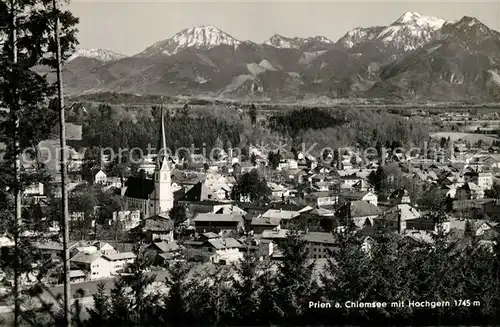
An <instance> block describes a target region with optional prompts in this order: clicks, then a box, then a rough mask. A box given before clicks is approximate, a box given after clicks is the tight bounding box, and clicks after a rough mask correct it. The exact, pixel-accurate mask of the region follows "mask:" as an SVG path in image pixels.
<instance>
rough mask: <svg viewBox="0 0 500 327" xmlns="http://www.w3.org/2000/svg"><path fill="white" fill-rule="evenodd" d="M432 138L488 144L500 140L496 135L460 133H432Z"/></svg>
mask: <svg viewBox="0 0 500 327" xmlns="http://www.w3.org/2000/svg"><path fill="white" fill-rule="evenodd" d="M431 137H432V138H442V137H444V138H448V137H449V138H450V140H451V141H452V142H456V141H458V140H462V141H464V142H470V143H476V142H478V141H479V140H483V142H486V143H492V142H494V141H498V140H499V138H498V137H497V136H496V135H494V134H474V133H458V132H438V133H432V134H431Z"/></svg>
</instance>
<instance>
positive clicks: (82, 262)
mask: <svg viewBox="0 0 500 327" xmlns="http://www.w3.org/2000/svg"><path fill="white" fill-rule="evenodd" d="M70 264H71V266H74V268H75V269H76V270H82V271H83V272H85V274H86V279H89V280H95V279H102V278H109V277H111V267H110V263H109V261H108V260H106V259H105V258H104V257H103V255H102V253H100V252H94V253H90V252H79V253H78V254H76V255H75V256H74V257H72V258H71V260H70Z"/></svg>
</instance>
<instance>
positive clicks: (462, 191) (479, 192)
mask: <svg viewBox="0 0 500 327" xmlns="http://www.w3.org/2000/svg"><path fill="white" fill-rule="evenodd" d="M482 198H484V189H483V188H481V187H479V186H478V185H477V184H475V183H472V182H467V183H465V184H464V185H463V186H461V187H459V188H457V190H456V192H455V199H457V200H479V199H482Z"/></svg>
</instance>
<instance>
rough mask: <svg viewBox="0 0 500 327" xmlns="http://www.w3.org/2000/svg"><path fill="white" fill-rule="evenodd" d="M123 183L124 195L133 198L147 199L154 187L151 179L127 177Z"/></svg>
mask: <svg viewBox="0 0 500 327" xmlns="http://www.w3.org/2000/svg"><path fill="white" fill-rule="evenodd" d="M125 185H126V186H127V190H126V191H125V196H126V197H129V198H133V199H143V200H147V199H148V198H149V196H150V194H151V193H153V191H154V189H155V184H154V181H153V180H152V179H143V178H137V177H129V178H128V180H127V182H126V183H125Z"/></svg>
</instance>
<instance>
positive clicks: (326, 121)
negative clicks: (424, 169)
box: [69, 104, 429, 154]
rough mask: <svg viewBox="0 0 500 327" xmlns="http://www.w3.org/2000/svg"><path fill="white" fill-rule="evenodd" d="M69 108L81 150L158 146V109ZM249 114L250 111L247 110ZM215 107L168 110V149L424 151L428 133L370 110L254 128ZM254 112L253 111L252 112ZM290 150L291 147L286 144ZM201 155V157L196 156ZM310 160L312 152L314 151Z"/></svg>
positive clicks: (289, 118) (302, 113)
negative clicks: (273, 146) (265, 145)
mask: <svg viewBox="0 0 500 327" xmlns="http://www.w3.org/2000/svg"><path fill="white" fill-rule="evenodd" d="M82 108H83V106H77V105H75V106H73V108H72V110H71V111H70V113H69V120H70V121H71V122H75V123H78V124H83V142H82V143H83V146H86V147H91V146H101V147H111V148H113V149H114V150H118V149H119V148H122V149H123V148H128V149H131V148H134V147H139V148H141V149H143V150H144V151H145V150H146V149H147V146H148V144H150V145H151V146H153V147H156V146H157V144H158V143H157V142H158V134H159V131H158V121H159V109H158V107H157V106H155V107H153V108H133V109H132V108H128V107H111V106H108V105H98V106H95V105H90V106H86V107H85V108H86V110H83V109H82ZM249 108H250V107H249ZM249 108H245V110H241V109H238V108H229V107H226V106H222V105H218V106H213V107H190V106H189V105H187V104H186V105H185V106H184V107H183V108H178V109H172V108H169V109H165V110H166V130H167V135H166V138H167V145H168V147H169V148H170V149H179V148H180V147H188V148H189V147H191V144H194V146H195V147H197V148H202V147H203V145H205V147H206V149H207V151H210V150H211V149H212V148H213V147H214V146H221V145H222V146H223V147H224V148H225V149H226V148H228V147H229V146H231V147H240V148H241V149H242V150H244V149H245V148H246V147H247V146H248V145H250V144H259V143H260V142H269V141H271V140H273V139H274V140H277V138H279V139H285V140H289V141H293V143H294V144H295V145H298V144H300V143H307V144H313V143H316V144H318V147H317V149H320V148H322V147H326V146H328V147H332V148H335V147H346V146H356V145H358V146H360V147H363V148H366V147H375V146H376V145H377V144H379V145H381V146H386V147H392V146H394V145H395V144H397V146H417V145H422V143H423V142H424V141H427V140H428V138H429V135H428V130H427V128H426V127H425V126H422V125H421V124H419V123H418V122H417V121H415V120H411V119H405V118H403V117H401V116H398V115H394V114H389V113H387V112H384V111H374V110H362V109H352V110H347V111H346V110H339V109H314V108H313V109H301V110H295V111H286V112H284V113H283V114H277V115H274V116H271V117H267V118H268V119H267V120H266V119H264V121H262V120H259V122H258V123H257V124H256V119H255V117H252V115H253V116H255V115H256V114H258V112H259V110H260V109H259V108H257V110H256V111H257V113H255V112H253V111H252V110H250V109H249ZM254 111H255V110H254ZM288 144H290V146H291V145H292V142H288ZM197 153H200V152H197ZM312 154H316V153H314V151H312Z"/></svg>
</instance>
